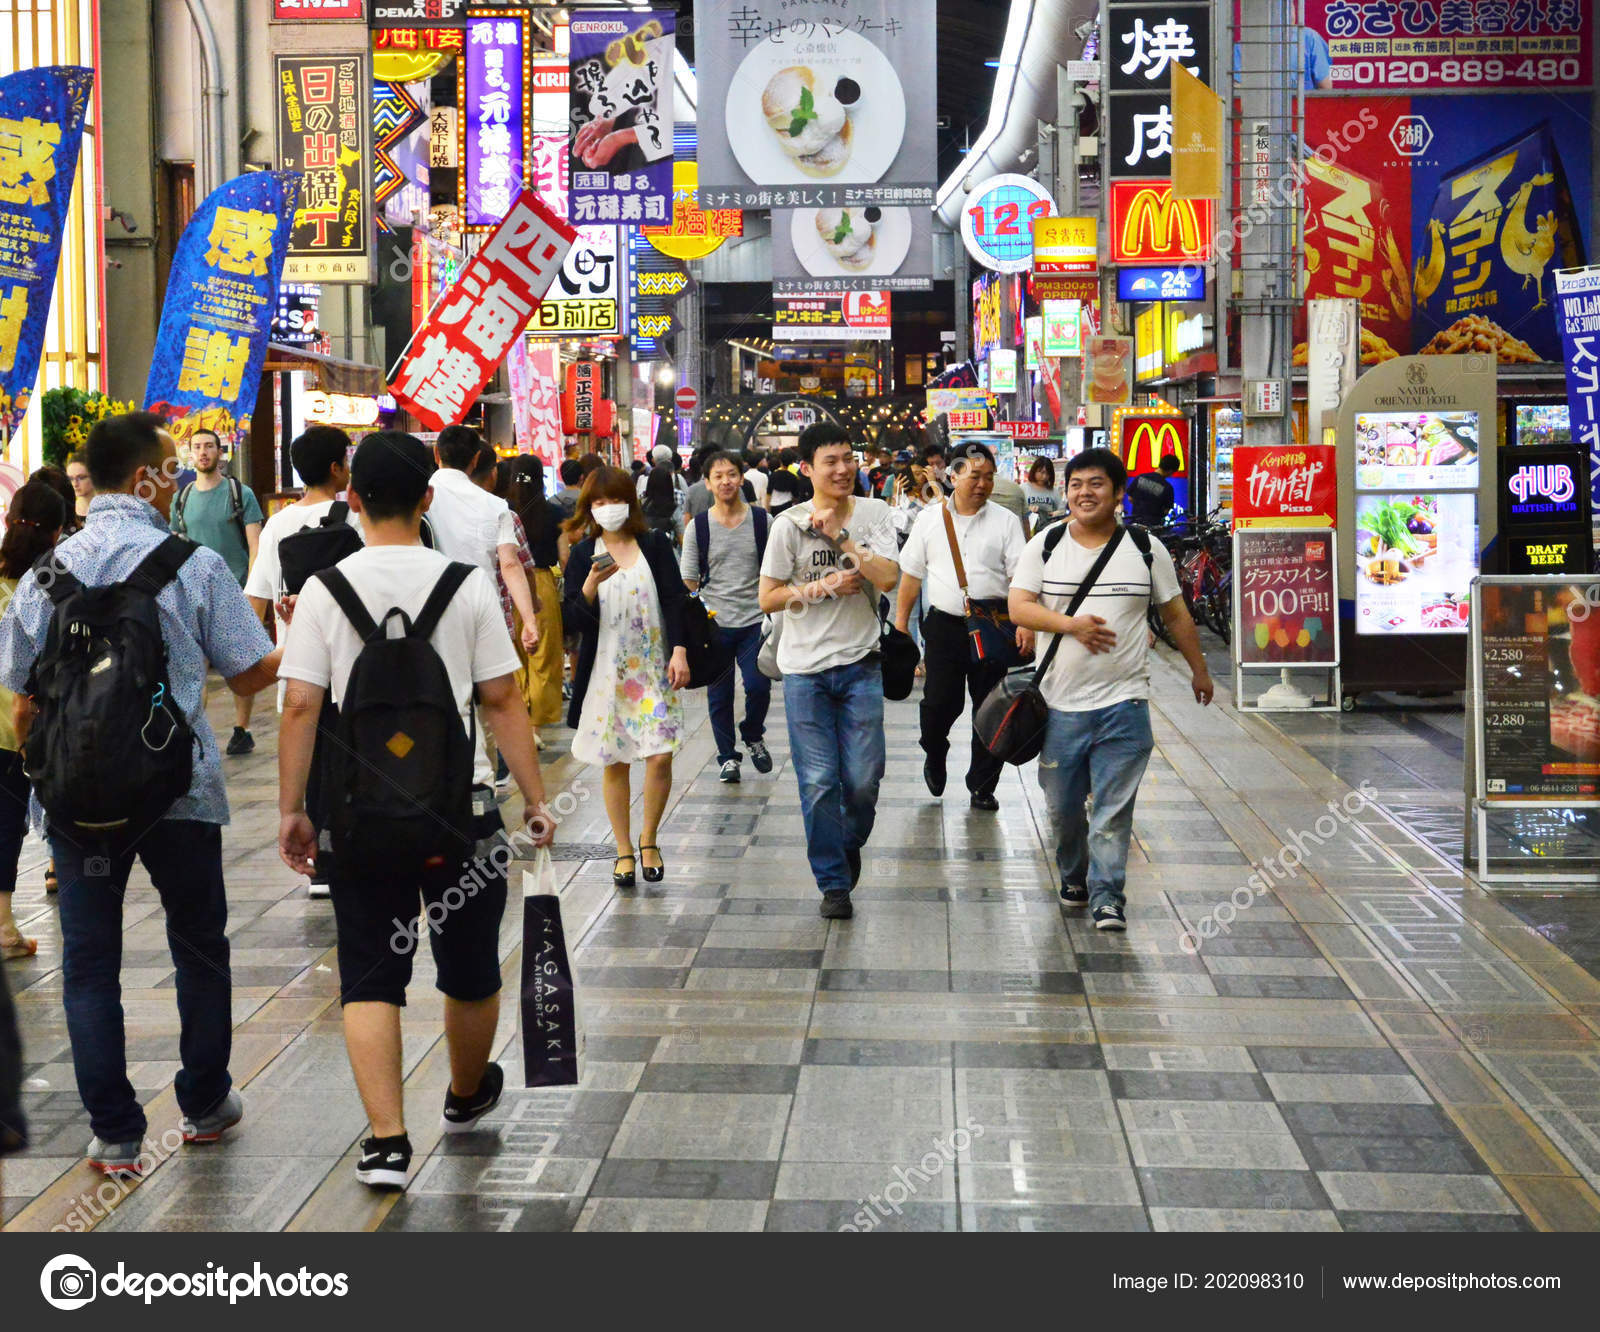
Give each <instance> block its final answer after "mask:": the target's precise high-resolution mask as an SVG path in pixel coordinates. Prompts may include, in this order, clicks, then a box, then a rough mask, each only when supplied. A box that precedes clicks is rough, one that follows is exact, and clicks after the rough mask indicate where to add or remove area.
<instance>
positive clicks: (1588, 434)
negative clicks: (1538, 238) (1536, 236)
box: [1555, 267, 1600, 503]
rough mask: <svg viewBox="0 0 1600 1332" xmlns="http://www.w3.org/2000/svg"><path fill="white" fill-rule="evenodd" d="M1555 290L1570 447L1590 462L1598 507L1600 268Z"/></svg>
mask: <svg viewBox="0 0 1600 1332" xmlns="http://www.w3.org/2000/svg"><path fill="white" fill-rule="evenodd" d="M1555 285H1556V321H1557V322H1558V323H1559V324H1560V325H1561V359H1562V361H1563V362H1565V364H1566V371H1567V412H1568V420H1569V421H1570V422H1571V426H1572V442H1573V443H1574V444H1576V445H1577V446H1578V447H1579V448H1580V449H1582V450H1583V451H1584V453H1585V454H1586V455H1587V456H1588V459H1589V477H1590V486H1591V487H1592V488H1593V489H1591V494H1592V495H1593V497H1594V499H1595V501H1596V503H1600V267H1597V268H1576V269H1568V270H1566V271H1563V272H1558V273H1556V275H1555Z"/></svg>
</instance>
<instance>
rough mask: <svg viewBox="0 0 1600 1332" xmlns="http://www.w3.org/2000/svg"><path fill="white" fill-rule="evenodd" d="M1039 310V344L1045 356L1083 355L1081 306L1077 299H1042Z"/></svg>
mask: <svg viewBox="0 0 1600 1332" xmlns="http://www.w3.org/2000/svg"><path fill="white" fill-rule="evenodd" d="M1039 310H1040V332H1039V339H1040V346H1041V347H1042V349H1043V351H1044V354H1045V355H1046V356H1082V355H1083V306H1082V305H1080V304H1079V303H1078V302H1077V301H1044V302H1042V303H1041V304H1040V306H1039Z"/></svg>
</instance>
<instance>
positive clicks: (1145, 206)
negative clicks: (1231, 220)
mask: <svg viewBox="0 0 1600 1332" xmlns="http://www.w3.org/2000/svg"><path fill="white" fill-rule="evenodd" d="M1215 229H1216V215H1215V213H1214V211H1213V207H1212V202H1211V200H1210V199H1174V198H1173V197H1172V182H1171V181H1170V180H1114V181H1112V182H1111V261H1112V262H1113V263H1117V264H1166V263H1181V262H1183V261H1184V260H1186V259H1188V260H1202V261H1203V260H1205V259H1208V258H1210V256H1211V241H1212V233H1213V232H1214V231H1215Z"/></svg>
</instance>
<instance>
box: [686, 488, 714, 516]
mask: <svg viewBox="0 0 1600 1332" xmlns="http://www.w3.org/2000/svg"><path fill="white" fill-rule="evenodd" d="M716 502H717V499H716V496H715V495H713V494H712V493H711V487H710V486H708V485H707V484H706V483H705V482H704V481H696V482H695V483H694V484H693V485H692V486H690V487H689V493H688V494H687V495H685V496H684V500H683V516H684V517H685V518H698V517H699V516H700V515H701V514H702V513H706V512H709V511H710V508H711V506H712V505H713V504H715V503H716Z"/></svg>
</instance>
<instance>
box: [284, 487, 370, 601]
mask: <svg viewBox="0 0 1600 1332" xmlns="http://www.w3.org/2000/svg"><path fill="white" fill-rule="evenodd" d="M349 514H350V506H349V505H348V504H346V503H345V502H344V501H343V500H334V502H333V507H332V508H331V509H329V510H328V512H327V513H326V514H324V515H323V518H322V521H321V522H320V523H318V524H316V526H314V527H302V528H301V529H300V530H299V531H298V532H294V533H291V534H290V535H289V536H286V537H284V539H283V540H282V541H280V542H278V569H279V573H280V576H281V577H282V579H283V590H284V592H285V593H286V594H288V595H291V596H292V595H293V594H295V593H297V592H299V591H300V589H301V588H303V587H304V586H305V585H306V580H307V579H309V578H310V577H311V575H312V574H315V573H321V572H322V571H323V570H324V569H331V568H333V566H334V565H336V564H337V563H339V561H340V560H342V559H343V558H344V557H345V556H346V555H354V554H355V553H356V552H357V551H358V550H360V549H362V547H363V545H364V543H363V542H362V540H361V533H360V532H358V531H356V529H355V528H353V527H351V526H350V524H349V523H348V522H347V521H346V519H347V518H348V517H349Z"/></svg>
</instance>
